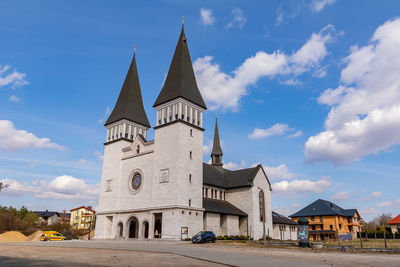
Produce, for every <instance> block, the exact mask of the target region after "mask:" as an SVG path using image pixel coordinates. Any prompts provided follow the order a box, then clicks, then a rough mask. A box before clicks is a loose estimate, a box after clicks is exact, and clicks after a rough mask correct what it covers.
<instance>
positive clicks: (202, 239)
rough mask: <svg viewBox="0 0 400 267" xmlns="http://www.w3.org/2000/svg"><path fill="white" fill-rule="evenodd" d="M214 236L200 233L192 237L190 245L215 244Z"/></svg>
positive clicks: (208, 232)
mask: <svg viewBox="0 0 400 267" xmlns="http://www.w3.org/2000/svg"><path fill="white" fill-rule="evenodd" d="M215 240H216V238H215V234H214V233H213V232H211V231H201V232H198V233H197V234H195V235H194V236H193V237H192V243H206V242H213V243H214V242H215Z"/></svg>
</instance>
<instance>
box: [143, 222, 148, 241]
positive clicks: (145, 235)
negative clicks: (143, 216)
mask: <svg viewBox="0 0 400 267" xmlns="http://www.w3.org/2000/svg"><path fill="white" fill-rule="evenodd" d="M143 231H144V232H143V237H144V238H149V223H148V222H147V221H144V222H143Z"/></svg>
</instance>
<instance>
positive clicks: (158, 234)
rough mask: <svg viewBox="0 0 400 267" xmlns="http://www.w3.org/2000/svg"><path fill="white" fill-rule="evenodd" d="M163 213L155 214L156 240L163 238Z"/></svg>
mask: <svg viewBox="0 0 400 267" xmlns="http://www.w3.org/2000/svg"><path fill="white" fill-rule="evenodd" d="M161 230H162V213H154V238H161Z"/></svg>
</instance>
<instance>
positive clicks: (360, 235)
mask: <svg viewBox="0 0 400 267" xmlns="http://www.w3.org/2000/svg"><path fill="white" fill-rule="evenodd" d="M359 233H360V245H361V248H363V243H362V233H361V232H359Z"/></svg>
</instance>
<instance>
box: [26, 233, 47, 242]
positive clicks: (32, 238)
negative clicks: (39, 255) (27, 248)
mask: <svg viewBox="0 0 400 267" xmlns="http://www.w3.org/2000/svg"><path fill="white" fill-rule="evenodd" d="M42 234H43V231H42V230H37V231H36V232H34V233H33V234H31V235H30V236H28V237H27V238H26V239H25V241H28V242H35V241H40V236H41V235H42Z"/></svg>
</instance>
